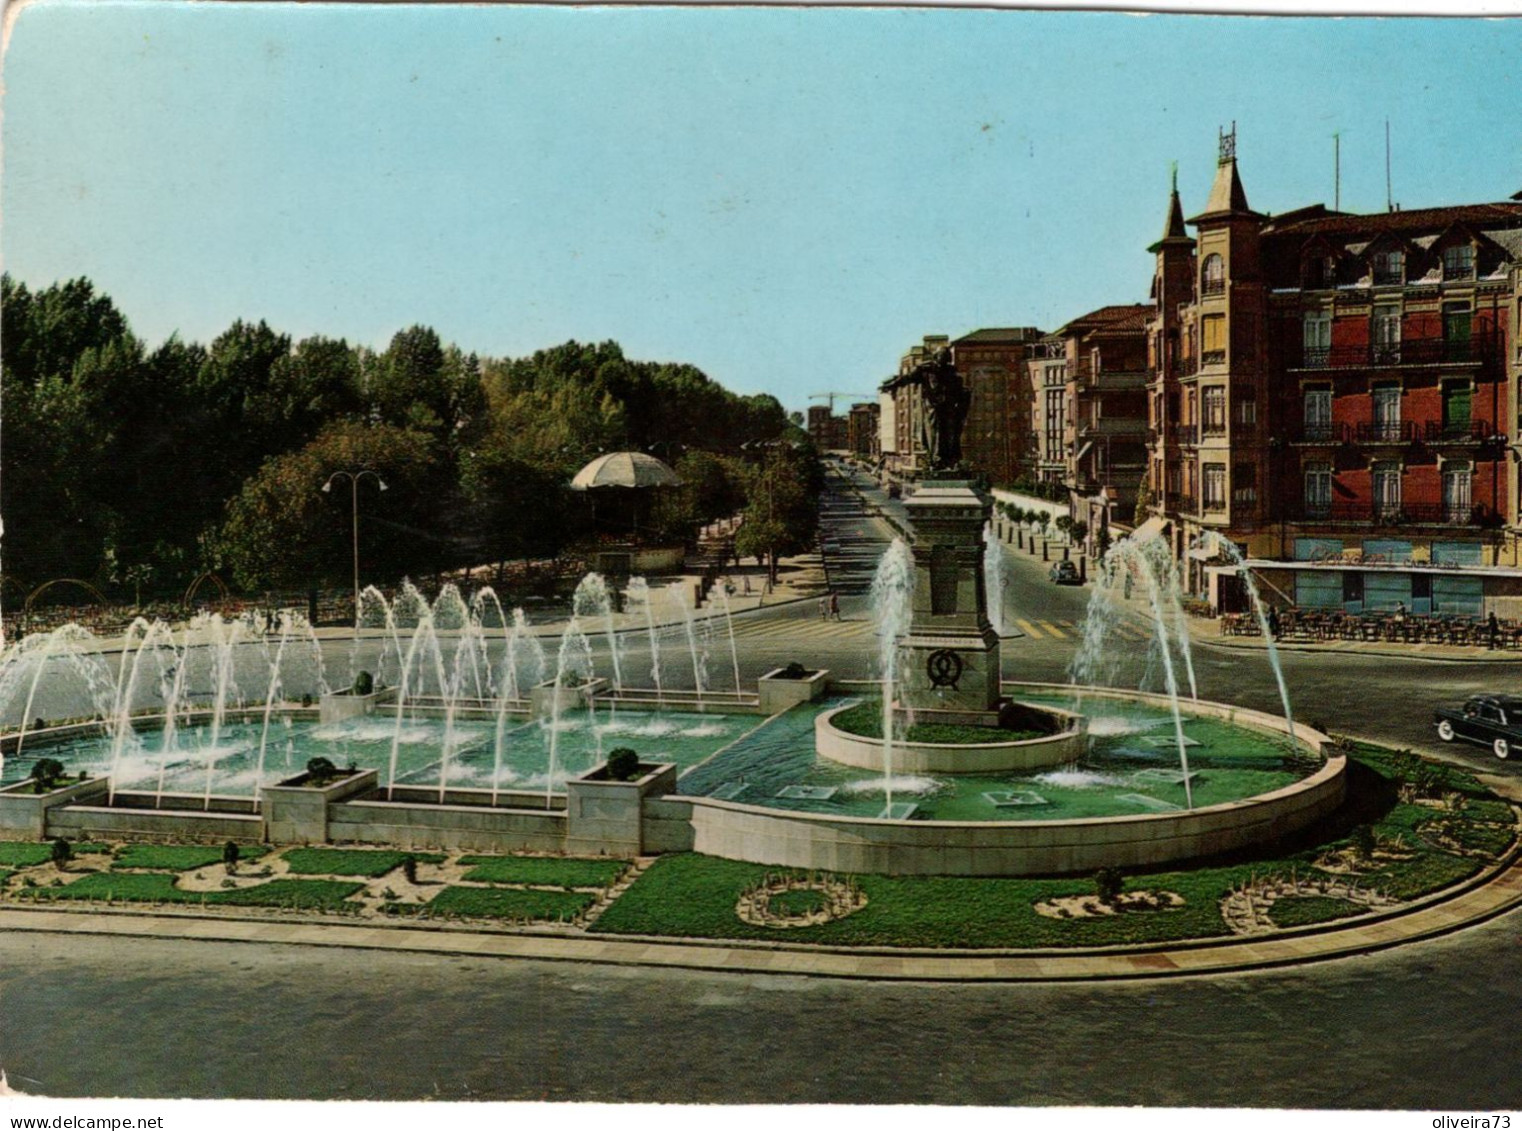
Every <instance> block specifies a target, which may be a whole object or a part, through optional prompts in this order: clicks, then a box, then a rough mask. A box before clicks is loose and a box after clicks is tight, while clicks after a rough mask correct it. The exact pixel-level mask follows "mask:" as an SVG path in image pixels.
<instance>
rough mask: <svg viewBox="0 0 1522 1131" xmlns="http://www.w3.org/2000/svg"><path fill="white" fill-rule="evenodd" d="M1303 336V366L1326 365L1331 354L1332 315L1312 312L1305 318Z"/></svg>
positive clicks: (1318, 311)
mask: <svg viewBox="0 0 1522 1131" xmlns="http://www.w3.org/2000/svg"><path fill="white" fill-rule="evenodd" d="M1302 325H1303V335H1304V342H1305V364H1306V365H1308V366H1321V365H1325V364H1327V362H1328V361H1329V360H1330V358H1331V353H1332V313H1331V311H1329V310H1313V311H1311V312H1310V313H1309V314H1307V315H1306V316H1305V321H1304V323H1303V324H1302Z"/></svg>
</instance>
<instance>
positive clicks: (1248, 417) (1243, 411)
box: [1235, 397, 1258, 428]
mask: <svg viewBox="0 0 1522 1131" xmlns="http://www.w3.org/2000/svg"><path fill="white" fill-rule="evenodd" d="M1235 414H1236V419H1237V423H1238V424H1240V425H1242V426H1243V427H1245V428H1251V427H1252V426H1253V425H1254V424H1256V423H1258V402H1257V401H1255V400H1253V399H1252V398H1251V397H1238V398H1237V400H1236V402H1235Z"/></svg>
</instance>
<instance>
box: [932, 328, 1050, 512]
mask: <svg viewBox="0 0 1522 1131" xmlns="http://www.w3.org/2000/svg"><path fill="white" fill-rule="evenodd" d="M1040 338H1041V331H1039V330H1037V329H1036V328H1035V327H1034V326H1014V327H1002V328H991V329H983V330H974V331H973V332H972V333H970V334H964V335H963V336H962V337H960V338H957V339H956V340H955V341H954V342H952V343H951V359H952V362H953V363H954V364H955V365H956V368H957V372H958V373H959V374H960V375H961V377H962V380H963V381H965V382H966V384H967V388H968V391H969V392H970V393H971V394H972V399H971V402H970V403H969V404H968V408H967V421H966V424H965V425H964V427H963V429H962V457H963V458H964V459H965V460H966V461H967V465H968V466H969V467H970V468H971V469H972V470H973V471H975V472H978V473H980V474H982V475H986V476H987V477H988V479H989V482H991V483H993V484H994V485H995V486H1008V485H1010V484H1012V483H1014V482H1015V480H1017V479H1019V478H1021V477H1022V476H1023V475H1025V474H1026V472H1027V470H1028V469H1029V467H1030V465H1031V464H1032V463H1033V460H1034V453H1033V452H1032V451H1031V449H1030V445H1029V443H1028V440H1029V436H1030V432H1031V399H1030V387H1029V378H1028V370H1027V365H1028V360H1029V356H1030V351H1031V346H1032V345H1033V344H1034V343H1035V342H1037V341H1038V340H1040Z"/></svg>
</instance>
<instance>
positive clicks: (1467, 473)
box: [1443, 462, 1474, 522]
mask: <svg viewBox="0 0 1522 1131" xmlns="http://www.w3.org/2000/svg"><path fill="white" fill-rule="evenodd" d="M1473 476H1474V471H1473V469H1472V468H1471V467H1470V465H1469V464H1468V463H1467V462H1456V463H1445V464H1444V465H1443V521H1444V522H1468V521H1469V516H1470V514H1471V513H1472V512H1473V509H1474V508H1473V502H1472V495H1471V485H1472V483H1473Z"/></svg>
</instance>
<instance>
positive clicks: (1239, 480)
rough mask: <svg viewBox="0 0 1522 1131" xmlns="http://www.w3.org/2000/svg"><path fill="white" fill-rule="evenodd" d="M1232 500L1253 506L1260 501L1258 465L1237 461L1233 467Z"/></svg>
mask: <svg viewBox="0 0 1522 1131" xmlns="http://www.w3.org/2000/svg"><path fill="white" fill-rule="evenodd" d="M1231 501H1232V502H1233V503H1237V504H1240V505H1246V506H1251V505H1253V504H1255V503H1257V501H1258V465H1257V464H1253V463H1236V464H1232V467H1231Z"/></svg>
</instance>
